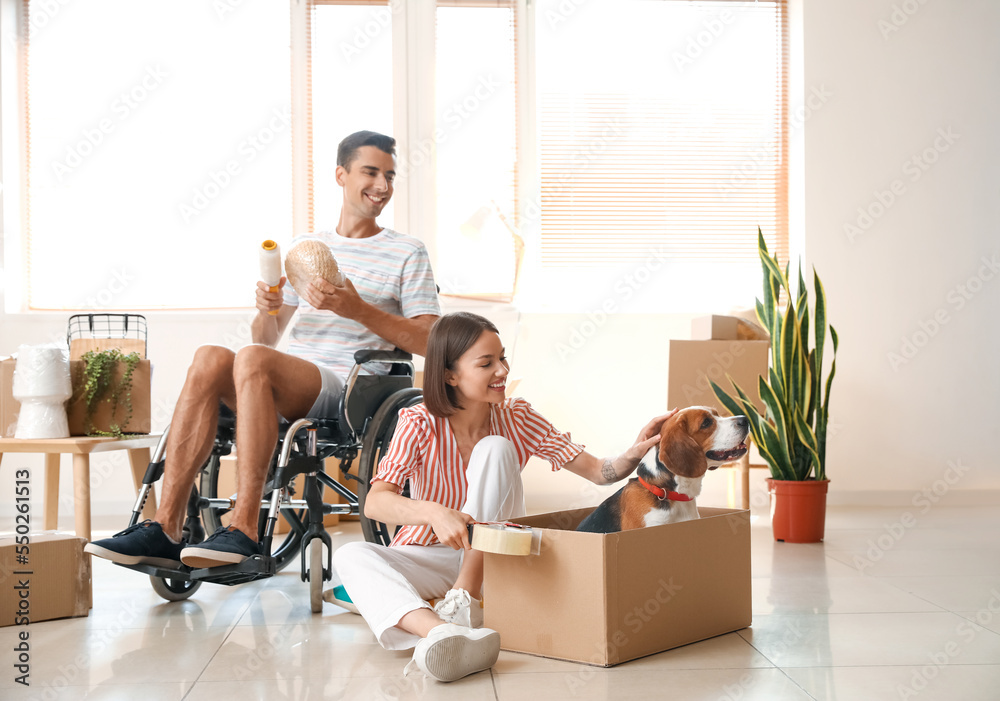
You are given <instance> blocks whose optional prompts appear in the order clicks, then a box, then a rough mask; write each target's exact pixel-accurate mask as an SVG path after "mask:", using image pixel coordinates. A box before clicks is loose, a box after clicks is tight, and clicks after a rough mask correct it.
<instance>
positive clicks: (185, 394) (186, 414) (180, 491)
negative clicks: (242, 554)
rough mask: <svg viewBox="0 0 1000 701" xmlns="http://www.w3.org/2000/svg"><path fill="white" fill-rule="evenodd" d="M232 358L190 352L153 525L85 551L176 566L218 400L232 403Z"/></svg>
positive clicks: (224, 352) (214, 349) (216, 349)
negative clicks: (190, 502)
mask: <svg viewBox="0 0 1000 701" xmlns="http://www.w3.org/2000/svg"><path fill="white" fill-rule="evenodd" d="M235 357H236V355H235V353H233V352H232V351H231V350H229V349H228V348H223V347H221V346H202V347H201V348H199V349H198V350H197V351H196V352H195V356H194V360H193V361H192V363H191V367H190V368H189V369H188V374H187V379H186V380H185V382H184V387H183V388H182V389H181V395H180V398H179V399H178V400H177V407H176V408H175V409H174V416H173V419H172V421H171V426H170V436H169V438H168V440H167V454H166V463H165V467H164V474H163V486H162V489H161V494H160V506H159V508H158V509H157V511H156V514H155V515H154V517H153V521H154V522H153V523H152V524H149V523H145V522H143V523H139V524H136V525H135V526H132V527H129V528H126V529H125V530H124V531H121V532H120V533H117V534H115V535H114V536H112V537H110V538H103V539H101V540H98V541H94V542H93V543H88V544H87V545H86V547H85V548H84V549H85V551H86V552H88V553H91V554H92V555H96V556H98V557H102V558H105V559H108V560H111V561H113V562H118V563H120V564H123V565H138V564H146V565H155V566H157V567H167V568H174V567H180V566H181V549H182V544H181V543H180V542H179V541H180V539H181V526H182V521H183V518H184V515H185V513H186V510H187V502H188V498H189V497H190V495H191V486H192V485H193V484H194V477H195V473H196V472H197V470H198V468H199V467H200V466H201V465H202V464H203V463H204V462H205V460H206V459H207V458H208V455H209V451H210V450H211V448H212V440H213V438H214V436H215V432H216V424H217V423H218V413H219V400H220V399H221V400H223V401H225V402H226V403H227V404H228V405H229V406H234V405H235V403H236V393H235V389H234V387H233V361H234V359H235ZM171 539H172V540H173V541H174V542H171Z"/></svg>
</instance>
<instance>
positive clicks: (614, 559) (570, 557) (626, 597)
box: [484, 508, 751, 667]
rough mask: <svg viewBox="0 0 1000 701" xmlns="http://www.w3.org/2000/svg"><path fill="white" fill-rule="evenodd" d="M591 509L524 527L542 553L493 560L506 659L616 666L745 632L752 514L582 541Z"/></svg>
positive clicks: (490, 584)
mask: <svg viewBox="0 0 1000 701" xmlns="http://www.w3.org/2000/svg"><path fill="white" fill-rule="evenodd" d="M592 510H593V509H592V508H587V509H577V510H573V511H559V512H555V513H550V514H542V515H540V516H529V517H525V518H521V519H516V521H517V522H518V523H521V524H524V525H529V526H532V527H533V528H541V529H542V541H541V553H540V554H538V555H531V556H527V557H518V556H513V555H493V554H486V555H485V590H484V613H485V617H486V620H485V625H486V627H488V628H493V629H494V630H496V631H498V632H499V633H500V645H501V647H502V648H503V649H504V650H510V651H514V652H525V653H529V654H532V655H540V656H542V657H551V658H555V659H561V660H570V661H574V662H582V663H584V664H591V665H598V666H604V667H610V666H612V665H616V664H620V663H622V662H626V661H628V660H633V659H636V658H638V657H644V656H646V655H652V654H654V653H657V652H662V651H663V650H669V649H670V648H674V647H678V646H680V645H687V644H689V643H693V642H697V641H699V640H704V639H706V638H711V637H715V636H717V635H723V634H724V633H730V632H732V631H734V630H740V629H742V628H746V627H747V626H749V625H750V623H751V606H750V512H749V511H739V510H735V509H715V508H700V509H699V511H700V512H701V515H702V518H701V519H698V520H696V521H686V522H683V523H672V524H666V525H663V526H652V527H650V528H639V529H635V530H630V531H622V532H620V533H609V534H601V533H578V532H576V531H575V530H573V529H575V528H576V526H577V525H578V524H579V523H580V521H582V520H583V519H584V518H585V517H586V516H587V515H588V514H589V513H590V512H591V511H592Z"/></svg>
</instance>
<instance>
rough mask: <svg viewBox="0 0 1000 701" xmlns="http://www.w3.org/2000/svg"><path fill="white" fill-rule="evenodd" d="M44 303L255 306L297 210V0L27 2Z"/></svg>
mask: <svg viewBox="0 0 1000 701" xmlns="http://www.w3.org/2000/svg"><path fill="white" fill-rule="evenodd" d="M24 7H25V8H26V12H27V16H26V17H25V18H23V19H22V27H27V28H28V29H27V31H26V33H27V36H28V41H27V52H26V63H27V65H26V66H24V69H25V70H26V73H25V78H24V79H23V80H24V82H25V85H26V94H27V113H26V114H28V115H30V121H29V123H28V126H27V164H26V169H27V187H26V191H27V194H26V198H27V199H26V203H27V207H26V211H25V212H23V213H22V217H23V219H24V231H25V240H24V244H23V247H24V252H25V255H24V258H25V260H26V262H27V265H26V270H25V279H24V281H23V288H24V289H25V290H26V297H27V299H26V302H27V306H28V307H29V308H31V309H121V308H128V309H155V308H163V307H172V308H184V307H188V308H205V307H246V306H248V305H251V304H252V303H253V286H254V284H255V282H256V280H257V277H258V272H257V262H256V256H257V253H256V249H257V247H258V246H259V245H260V242H261V241H262V240H264V239H266V238H273V237H275V236H276V235H278V234H279V233H283V232H287V231H288V230H289V228H290V222H291V179H290V178H289V173H290V171H291V148H290V144H291V126H290V125H291V113H290V99H289V95H290V88H289V75H290V65H289V52H288V37H289V10H288V5H287V4H284V3H276V2H270V1H269V0H247V1H246V2H243V3H241V4H239V5H233V4H227V3H207V2H203V1H202V0H175V1H174V2H169V3H164V2H162V1H160V0H156V1H153V0H89V1H88V2H77V3H66V4H64V3H53V2H40V1H39V2H35V1H34V0H31V1H29V2H27V3H25V5H24Z"/></svg>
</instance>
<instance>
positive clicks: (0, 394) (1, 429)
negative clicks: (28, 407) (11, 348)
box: [0, 358, 21, 438]
mask: <svg viewBox="0 0 1000 701" xmlns="http://www.w3.org/2000/svg"><path fill="white" fill-rule="evenodd" d="M16 364H17V361H16V360H14V358H4V359H3V360H0V437H3V438H13V437H14V431H16V430H17V415H18V413H19V412H20V411H21V403H20V402H18V401H17V400H16V399H14V366H15V365H16Z"/></svg>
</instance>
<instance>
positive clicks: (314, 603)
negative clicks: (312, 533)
mask: <svg viewBox="0 0 1000 701" xmlns="http://www.w3.org/2000/svg"><path fill="white" fill-rule="evenodd" d="M323 564H324V562H323V541H322V540H321V539H319V538H313V539H312V540H310V541H309V607H310V609H311V610H312V612H313V613H319V612H320V611H322V610H323Z"/></svg>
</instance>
